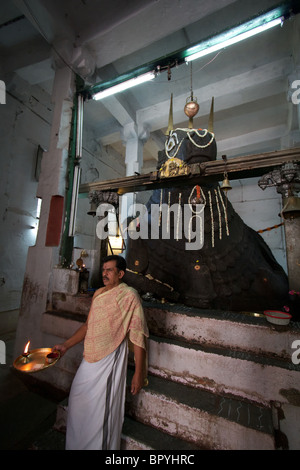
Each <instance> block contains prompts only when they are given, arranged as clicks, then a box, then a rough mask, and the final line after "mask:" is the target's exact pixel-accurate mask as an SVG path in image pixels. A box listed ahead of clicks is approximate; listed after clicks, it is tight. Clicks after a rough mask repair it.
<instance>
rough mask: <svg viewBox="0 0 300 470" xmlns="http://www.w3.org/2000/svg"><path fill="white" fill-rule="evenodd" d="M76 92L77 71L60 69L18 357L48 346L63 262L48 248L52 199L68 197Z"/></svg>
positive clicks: (22, 309) (54, 249) (26, 282)
mask: <svg viewBox="0 0 300 470" xmlns="http://www.w3.org/2000/svg"><path fill="white" fill-rule="evenodd" d="M74 91H75V80H74V74H73V72H72V71H71V70H70V69H69V68H68V67H63V68H58V69H57V70H56V73H55V80H54V85H53V94H52V101H53V103H54V113H53V120H52V128H51V135H50V142H49V150H48V151H47V152H45V153H44V154H43V158H42V165H41V173H40V179H39V185H38V191H37V196H38V197H40V198H41V199H42V206H41V215H40V223H39V230H38V235H37V241H36V245H35V246H33V247H30V248H29V251H28V257H27V264H26V271H25V277H24V284H23V293H22V299H21V305H20V316H19V321H18V328H17V337H16V342H15V354H20V353H22V351H23V347H24V342H25V343H26V342H27V341H28V340H30V341H31V345H30V347H31V348H38V347H44V346H48V345H44V344H43V334H42V331H41V325H40V324H41V319H42V315H43V313H44V312H45V311H46V309H47V301H48V293H49V286H50V284H51V279H52V277H51V274H52V269H53V266H54V265H56V264H57V263H58V261H59V259H58V256H59V247H58V246H45V241H46V233H47V226H48V218H49V211H50V202H51V198H52V196H62V197H64V196H65V190H66V171H67V163H68V150H69V138H70V129H71V117H72V107H73V95H74ZM62 222H63V221H62ZM62 226H63V223H62ZM50 346H51V345H50Z"/></svg>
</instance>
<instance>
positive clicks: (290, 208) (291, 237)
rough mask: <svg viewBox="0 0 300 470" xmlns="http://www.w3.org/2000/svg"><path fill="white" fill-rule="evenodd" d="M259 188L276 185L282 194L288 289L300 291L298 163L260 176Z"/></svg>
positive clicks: (299, 185)
mask: <svg viewBox="0 0 300 470" xmlns="http://www.w3.org/2000/svg"><path fill="white" fill-rule="evenodd" d="M258 185H259V187H260V188H261V189H263V190H264V189H266V188H267V187H276V190H277V192H278V193H279V194H281V195H282V211H281V214H280V215H281V217H282V219H283V221H284V232H285V242H286V257H287V268H288V278H289V289H290V290H296V291H300V244H299V238H300V199H299V197H297V194H298V192H299V190H300V165H299V164H298V163H286V164H284V165H282V167H281V168H280V169H278V170H273V171H271V172H270V173H267V174H266V175H264V176H262V177H261V178H260V180H259V182H258Z"/></svg>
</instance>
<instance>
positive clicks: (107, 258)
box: [102, 255, 127, 272]
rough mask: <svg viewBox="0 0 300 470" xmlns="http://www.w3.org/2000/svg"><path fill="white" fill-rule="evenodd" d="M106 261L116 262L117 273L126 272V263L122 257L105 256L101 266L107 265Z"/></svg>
mask: <svg viewBox="0 0 300 470" xmlns="http://www.w3.org/2000/svg"><path fill="white" fill-rule="evenodd" d="M108 261H115V262H116V267H117V269H118V270H119V271H124V272H125V271H126V268H127V265H126V261H125V259H124V258H123V256H119V255H109V256H105V257H104V258H103V260H102V265H103V264H104V263H107V262H108Z"/></svg>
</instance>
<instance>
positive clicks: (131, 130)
mask: <svg viewBox="0 0 300 470" xmlns="http://www.w3.org/2000/svg"><path fill="white" fill-rule="evenodd" d="M149 134H150V132H149V129H148V128H147V127H146V126H145V127H141V128H140V127H138V126H137V125H136V124H135V123H134V122H130V123H128V124H126V125H125V126H124V128H123V134H122V141H123V144H124V145H126V153H125V164H126V176H133V175H134V174H135V173H138V174H140V173H141V170H142V167H143V148H144V144H145V142H146V141H147V139H148V138H149ZM134 204H135V195H134V193H127V194H124V195H123V196H122V203H121V211H120V221H121V227H122V231H123V235H124V236H125V238H126V224H125V222H126V219H127V217H131V216H133V215H135V209H134ZM124 224H125V226H124ZM123 229H125V230H123ZM124 232H125V233H124Z"/></svg>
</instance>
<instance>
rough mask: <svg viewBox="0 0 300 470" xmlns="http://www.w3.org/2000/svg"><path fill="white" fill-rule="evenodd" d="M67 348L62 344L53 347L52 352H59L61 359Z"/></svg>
mask: <svg viewBox="0 0 300 470" xmlns="http://www.w3.org/2000/svg"><path fill="white" fill-rule="evenodd" d="M67 350H68V348H67V347H66V346H65V345H64V344H56V345H55V346H53V348H52V351H53V352H54V351H59V352H60V357H62V356H63V355H64V354H65V353H66V352H67Z"/></svg>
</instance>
